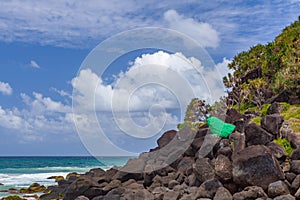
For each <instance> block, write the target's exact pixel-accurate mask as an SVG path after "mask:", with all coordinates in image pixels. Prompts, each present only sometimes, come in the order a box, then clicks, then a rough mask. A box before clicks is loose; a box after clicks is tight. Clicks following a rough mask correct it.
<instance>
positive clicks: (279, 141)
mask: <svg viewBox="0 0 300 200" xmlns="http://www.w3.org/2000/svg"><path fill="white" fill-rule="evenodd" d="M273 142H275V143H277V144H279V145H280V146H282V147H283V148H284V151H285V152H286V153H287V154H288V155H290V154H291V153H292V152H293V150H294V149H293V148H292V146H291V144H290V142H289V141H288V140H287V139H286V138H278V139H275V140H273Z"/></svg>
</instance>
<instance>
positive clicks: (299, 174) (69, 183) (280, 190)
mask: <svg viewBox="0 0 300 200" xmlns="http://www.w3.org/2000/svg"><path fill="white" fill-rule="evenodd" d="M278 105H279V104H278V103H273V104H272V105H271V106H270V108H269V109H268V112H267V113H268V115H266V116H263V117H262V119H261V125H260V126H259V125H257V124H255V123H253V122H252V121H251V118H253V117H255V114H254V113H246V114H240V113H238V112H237V111H236V110H234V109H230V110H228V112H227V116H226V122H228V123H232V124H234V125H236V131H235V132H234V133H233V134H231V135H230V136H229V138H219V139H218V141H217V142H216V144H215V145H213V147H212V148H211V149H210V148H207V149H208V150H209V149H210V150H209V152H208V153H207V155H206V156H204V157H203V156H201V155H200V149H201V148H203V145H206V144H205V143H204V140H205V137H206V136H207V135H208V134H210V133H209V128H208V127H207V126H203V127H201V128H199V130H192V129H190V128H183V129H181V130H180V131H167V132H165V133H164V134H163V135H162V136H161V138H160V139H159V140H158V141H157V143H158V146H157V147H156V148H155V149H152V150H150V151H149V152H146V153H142V154H140V156H139V157H138V158H134V159H130V160H129V161H128V162H127V164H126V165H125V166H124V167H123V168H111V169H109V170H107V171H104V170H102V169H100V168H99V169H91V170H90V171H89V172H87V173H86V174H83V175H80V176H79V175H78V174H70V175H69V176H68V177H66V179H63V178H62V177H59V178H58V180H57V182H58V185H57V186H50V187H48V188H47V189H46V191H45V194H43V195H41V196H40V199H41V200H51V199H68V200H74V199H76V200H87V199H92V200H114V199H116V200H117V199H124V200H125V199H137V200H139V199H141V200H142V199H147V200H148V199H149V200H151V199H161V200H172V199H174V200H177V199H180V200H194V199H214V200H226V199H228V200H229V199H234V200H242V199H276V200H281V199H282V200H284V199H287V200H288V199H300V189H299V187H300V149H299V148H298V146H299V144H300V140H299V137H300V133H299V132H290V133H289V134H288V135H285V137H286V138H287V140H289V142H290V143H291V144H292V146H293V148H294V151H293V152H292V154H291V155H290V156H289V155H288V154H287V152H286V151H285V148H284V147H283V146H280V145H278V144H277V143H275V142H274V141H273V140H274V139H275V138H277V137H279V133H280V132H282V131H284V130H283V127H282V124H283V122H284V119H283V117H281V116H280V109H276V108H279V107H280V106H278ZM190 135H192V136H194V137H192V141H191V142H190V143H189V144H190V145H189V146H188V148H186V149H184V151H183V150H182V151H183V153H182V155H181V156H179V157H178V158H176V160H175V161H174V162H172V163H171V164H170V165H168V166H165V167H163V168H161V169H157V170H147V169H150V168H151V167H152V169H153V166H155V165H158V164H159V163H160V162H159V160H160V157H163V159H166V158H168V157H172V155H174V154H168V155H163V154H162V153H160V154H159V155H158V156H157V157H155V159H154V161H153V158H152V159H149V155H152V154H151V153H153V152H157V151H159V150H162V149H163V148H164V147H165V146H167V145H168V144H170V143H172V142H175V143H174V144H177V143H176V142H177V141H179V140H184V141H187V140H188V138H189V136H190ZM178 144H180V143H178ZM184 144H185V143H184ZM172 147H173V149H170V152H174V151H177V152H178V146H174V145H172V146H171V147H170V148H172ZM179 149H180V148H179ZM163 159H162V160H163ZM160 164H161V163H160ZM126 168H128V169H130V168H134V169H135V170H140V173H136V172H135V173H131V172H128V170H127V171H126V170H124V169H126ZM137 172H138V171H137Z"/></svg>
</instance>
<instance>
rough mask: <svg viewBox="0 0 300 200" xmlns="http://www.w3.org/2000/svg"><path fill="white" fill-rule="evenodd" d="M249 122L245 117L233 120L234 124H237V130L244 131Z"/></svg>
mask: <svg viewBox="0 0 300 200" xmlns="http://www.w3.org/2000/svg"><path fill="white" fill-rule="evenodd" d="M246 124H247V121H246V120H244V119H239V120H236V121H234V122H233V125H235V130H236V131H238V132H240V133H243V132H244V131H245V126H246Z"/></svg>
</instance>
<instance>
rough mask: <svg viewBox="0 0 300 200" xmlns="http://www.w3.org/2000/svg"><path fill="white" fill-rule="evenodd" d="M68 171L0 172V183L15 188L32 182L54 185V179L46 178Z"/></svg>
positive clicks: (62, 174)
mask: <svg viewBox="0 0 300 200" xmlns="http://www.w3.org/2000/svg"><path fill="white" fill-rule="evenodd" d="M67 174H68V172H55V173H36V174H0V183H2V184H4V186H11V187H16V188H21V187H28V186H29V185H31V184H32V183H39V184H41V185H45V186H48V185H54V184H55V180H53V179H47V178H48V177H50V176H66V175H67Z"/></svg>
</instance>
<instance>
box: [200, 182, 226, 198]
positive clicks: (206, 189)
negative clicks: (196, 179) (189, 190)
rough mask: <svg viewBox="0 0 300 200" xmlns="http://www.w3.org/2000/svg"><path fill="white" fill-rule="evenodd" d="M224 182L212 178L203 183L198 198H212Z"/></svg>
mask: <svg viewBox="0 0 300 200" xmlns="http://www.w3.org/2000/svg"><path fill="white" fill-rule="evenodd" d="M222 186H223V185H222V183H221V182H220V181H219V180H218V179H210V180H207V181H205V182H204V183H202V184H201V185H200V187H199V189H198V191H197V198H199V197H200V198H210V199H212V198H213V197H214V195H215V194H216V192H217V190H218V189H219V188H220V187H222Z"/></svg>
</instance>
